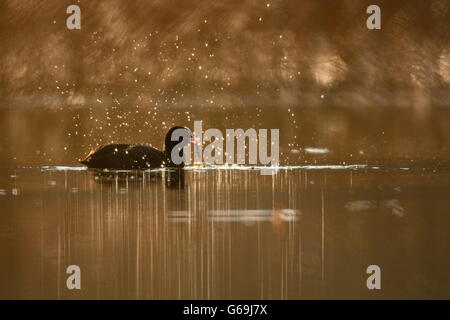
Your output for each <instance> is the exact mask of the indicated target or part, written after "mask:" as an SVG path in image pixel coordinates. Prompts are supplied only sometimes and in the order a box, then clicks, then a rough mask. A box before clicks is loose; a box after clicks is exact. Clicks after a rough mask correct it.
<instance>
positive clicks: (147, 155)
mask: <svg viewBox="0 0 450 320" xmlns="http://www.w3.org/2000/svg"><path fill="white" fill-rule="evenodd" d="M176 129H183V130H187V131H188V134H189V135H190V131H189V129H187V128H183V127H173V128H172V129H170V130H169V132H168V133H167V135H166V140H165V149H166V150H165V151H160V150H158V149H155V148H153V147H150V146H146V145H140V144H109V145H106V146H101V147H99V148H98V149H96V150H95V151H92V152H91V153H90V154H89V155H88V156H87V157H86V158H85V159H84V160H81V161H80V163H82V164H84V165H86V166H87V167H89V168H100V169H124V170H131V169H148V168H161V167H183V165H184V163H181V164H178V165H175V164H174V163H173V162H172V161H171V158H170V156H171V152H172V149H173V148H174V147H175V146H176V145H177V144H178V143H179V142H180V141H181V138H180V139H179V140H178V141H172V140H171V136H172V132H173V131H174V130H176ZM181 154H182V150H181Z"/></svg>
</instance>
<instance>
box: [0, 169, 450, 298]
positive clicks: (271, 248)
mask: <svg viewBox="0 0 450 320" xmlns="http://www.w3.org/2000/svg"><path fill="white" fill-rule="evenodd" d="M448 178H449V173H448V172H447V171H443V172H440V173H439V174H437V173H427V174H424V173H422V172H421V173H420V174H419V173H413V172H393V173H392V172H391V173H383V172H375V171H374V172H369V171H364V170H360V169H355V170H341V171H335V170H331V169H329V170H315V171H308V170H302V169H292V170H280V171H279V172H278V173H277V174H276V175H274V176H262V175H260V173H259V171H258V170H234V171H233V170H204V171H202V170H179V171H177V170H174V171H167V170H160V171H155V172H152V171H128V172H126V171H124V172H101V171H91V170H84V171H78V170H72V171H71V170H44V171H40V170H35V169H20V170H14V172H8V174H6V175H5V174H2V176H1V179H0V182H1V183H2V186H3V189H2V190H3V191H4V192H2V193H0V202H1V205H2V208H4V211H3V212H2V215H1V217H0V220H1V224H0V225H1V226H2V229H1V230H0V236H1V237H2V241H1V242H0V247H1V248H0V249H1V250H0V257H1V261H9V263H8V264H1V265H0V274H1V279H0V280H1V282H2V286H1V289H0V296H1V297H2V298H64V299H72V298H127V299H128V298H130V299H134V298H146V299H170V298H186V299H199V298H210V299H230V298H233V299H238V298H249V299H259V298H274V299H279V298H281V299H284V298H330V297H331V298H348V297H353V298H380V297H383V298H389V297H394V298H400V297H402V298H405V297H414V298H423V297H425V298H427V297H435V298H436V297H445V296H446V295H447V294H448V291H447V289H448V286H449V281H448V277H446V276H448V270H449V265H450V262H449V258H448V257H449V255H448V253H449V241H446V240H448V228H447V226H448V224H449V222H450V221H449V216H448V209H449V208H450V203H449V199H448V191H449V189H450V186H449V183H448V181H450V179H448ZM13 189H14V190H15V192H14V193H13V192H12V191H11V192H10V190H13ZM418 195H420V196H418ZM427 208H430V209H432V210H428V209H427ZM437 239H440V240H439V241H437ZM72 264H75V265H78V266H80V268H81V270H82V289H81V290H79V291H76V290H68V289H67V288H66V279H67V277H68V275H67V274H66V272H65V271H66V268H67V266H69V265H72ZM371 264H377V265H380V267H381V268H382V270H385V272H384V273H383V290H382V291H380V292H373V291H369V290H367V287H366V285H365V283H366V279H367V274H366V268H367V266H369V265H371ZM407 284H408V285H407ZM426 288H428V289H426Z"/></svg>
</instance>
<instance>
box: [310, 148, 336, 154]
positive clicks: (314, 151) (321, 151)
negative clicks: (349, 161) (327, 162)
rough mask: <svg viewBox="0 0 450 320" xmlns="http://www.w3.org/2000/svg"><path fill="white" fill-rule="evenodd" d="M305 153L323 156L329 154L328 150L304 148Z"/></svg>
mask: <svg viewBox="0 0 450 320" xmlns="http://www.w3.org/2000/svg"><path fill="white" fill-rule="evenodd" d="M305 152H307V153H314V154H324V153H328V152H330V150H328V148H305Z"/></svg>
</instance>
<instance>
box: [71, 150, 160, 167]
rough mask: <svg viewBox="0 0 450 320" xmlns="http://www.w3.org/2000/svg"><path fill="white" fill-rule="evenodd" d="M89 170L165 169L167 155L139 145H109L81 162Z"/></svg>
mask: <svg viewBox="0 0 450 320" xmlns="http://www.w3.org/2000/svg"><path fill="white" fill-rule="evenodd" d="M80 162H81V163H82V164H84V165H86V166H88V167H89V168H108V169H148V168H160V167H164V166H165V165H166V163H168V159H167V157H166V154H165V153H164V152H162V151H160V150H158V149H155V148H152V147H149V146H145V145H139V144H109V145H106V146H101V147H99V148H98V149H97V150H95V151H93V152H91V153H90V154H89V155H88V156H87V157H86V159H84V160H82V161H80Z"/></svg>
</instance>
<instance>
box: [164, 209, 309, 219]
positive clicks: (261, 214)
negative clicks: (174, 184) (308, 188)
mask: <svg viewBox="0 0 450 320" xmlns="http://www.w3.org/2000/svg"><path fill="white" fill-rule="evenodd" d="M300 216H301V212H300V211H299V210H295V209H282V210H263V209H261V210H256V209H253V210H209V211H208V219H209V220H210V221H212V222H263V221H278V220H279V219H281V220H282V221H286V222H287V221H297V220H298V219H299V217H300ZM167 218H168V221H170V222H190V221H191V220H193V219H194V214H192V213H191V212H190V211H185V210H182V211H169V212H167Z"/></svg>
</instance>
